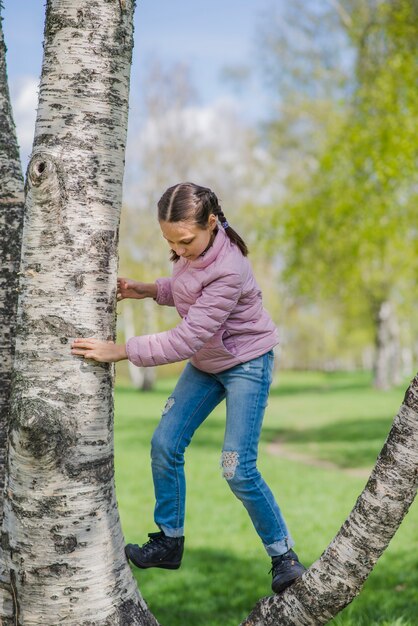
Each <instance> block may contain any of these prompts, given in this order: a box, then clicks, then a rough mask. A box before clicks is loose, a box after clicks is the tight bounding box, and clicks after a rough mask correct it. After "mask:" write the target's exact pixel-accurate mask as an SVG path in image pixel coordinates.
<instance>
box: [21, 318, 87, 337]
mask: <svg viewBox="0 0 418 626" xmlns="http://www.w3.org/2000/svg"><path fill="white" fill-rule="evenodd" d="M32 334H34V335H42V336H45V335H51V336H53V337H59V336H61V337H93V336H94V335H95V332H94V331H93V330H92V329H91V328H84V327H83V326H78V325H77V324H73V323H72V322H67V321H65V320H63V319H62V318H61V317H58V315H44V316H42V317H41V318H39V319H38V320H36V323H35V325H34V328H33V330H32Z"/></svg>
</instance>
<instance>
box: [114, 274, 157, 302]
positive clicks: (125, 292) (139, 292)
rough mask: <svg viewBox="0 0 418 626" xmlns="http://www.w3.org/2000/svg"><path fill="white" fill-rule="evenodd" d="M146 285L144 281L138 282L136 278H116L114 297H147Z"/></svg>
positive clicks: (138, 298)
mask: <svg viewBox="0 0 418 626" xmlns="http://www.w3.org/2000/svg"><path fill="white" fill-rule="evenodd" d="M146 287H147V285H146V283H140V282H138V281H137V280H131V279H130V278H118V280H117V290H116V299H117V300H118V301H120V300H124V299H125V298H134V299H136V300H141V299H142V298H147V297H148V295H149V294H148V292H147V289H146Z"/></svg>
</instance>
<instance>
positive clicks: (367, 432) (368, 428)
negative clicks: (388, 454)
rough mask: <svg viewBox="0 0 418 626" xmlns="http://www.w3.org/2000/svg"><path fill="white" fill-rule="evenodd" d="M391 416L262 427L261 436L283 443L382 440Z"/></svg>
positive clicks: (390, 421)
mask: <svg viewBox="0 0 418 626" xmlns="http://www.w3.org/2000/svg"><path fill="white" fill-rule="evenodd" d="M392 422H393V417H384V418H383V417H382V418H376V419H368V418H362V419H356V420H346V421H341V420H339V421H337V422H332V423H331V424H324V425H322V426H318V427H316V428H306V427H305V428H303V430H295V429H294V428H270V427H267V426H266V427H264V428H263V431H262V438H263V440H264V441H265V442H268V443H271V442H272V441H275V440H276V439H280V441H282V442H283V443H312V442H314V443H326V442H336V441H341V442H346V443H358V442H362V441H367V440H376V439H379V440H380V439H382V440H384V439H385V438H386V436H387V434H388V433H389V430H390V428H391V426H392Z"/></svg>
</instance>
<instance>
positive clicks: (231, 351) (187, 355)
mask: <svg viewBox="0 0 418 626" xmlns="http://www.w3.org/2000/svg"><path fill="white" fill-rule="evenodd" d="M156 284H157V289H158V292H157V297H156V301H157V302H158V304H162V305H169V306H175V307H176V309H177V312H178V313H179V315H180V317H181V318H182V320H181V321H180V323H179V324H178V325H177V326H176V327H175V328H172V329H170V330H167V331H165V332H161V333H155V334H152V335H142V336H140V337H131V338H130V339H129V340H128V341H127V343H126V350H127V354H128V359H129V360H130V361H131V362H132V363H134V364H135V365H137V366H139V367H144V366H145V367H146V366H152V365H163V364H166V363H174V362H175V361H183V360H184V359H190V360H191V363H192V364H193V365H194V366H195V367H197V368H198V369H200V370H203V371H204V372H211V373H216V372H221V371H223V370H226V369H228V368H230V367H233V366H235V365H238V364H240V363H245V362H246V361H249V360H250V359H254V358H255V357H257V356H261V355H262V354H265V353H266V352H268V351H269V350H270V349H271V348H273V346H275V345H276V344H277V343H278V334H277V329H276V326H275V325H274V323H273V321H272V320H271V318H270V316H269V314H268V313H267V312H266V311H265V310H264V308H263V303H262V297H261V291H260V289H259V287H258V285H257V283H256V280H255V278H254V275H253V272H252V270H251V265H250V263H249V261H248V259H247V258H246V257H244V256H243V255H242V254H241V251H240V249H239V248H238V247H237V246H236V245H234V244H233V243H232V242H231V240H230V239H229V237H228V236H227V235H226V234H225V232H224V230H223V229H222V228H219V229H218V232H217V234H216V236H215V239H214V242H213V244H212V246H211V247H210V248H209V250H208V251H207V252H206V254H205V255H204V256H200V257H199V258H198V259H196V260H193V261H188V260H186V259H183V258H180V259H179V260H178V261H177V263H174V267H173V273H172V276H171V278H159V279H158V280H157V281H156Z"/></svg>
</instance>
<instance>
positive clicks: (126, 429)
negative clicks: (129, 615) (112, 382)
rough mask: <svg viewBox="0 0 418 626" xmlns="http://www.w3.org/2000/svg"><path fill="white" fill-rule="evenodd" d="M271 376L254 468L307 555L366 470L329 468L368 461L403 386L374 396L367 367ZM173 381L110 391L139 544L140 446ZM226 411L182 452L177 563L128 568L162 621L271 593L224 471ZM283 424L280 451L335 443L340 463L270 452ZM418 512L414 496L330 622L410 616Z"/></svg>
mask: <svg viewBox="0 0 418 626" xmlns="http://www.w3.org/2000/svg"><path fill="white" fill-rule="evenodd" d="M279 378H280V380H279V384H278V385H277V384H276V385H275V386H274V388H273V390H272V394H271V397H270V401H269V406H268V408H267V413H266V418H265V425H264V429H263V435H262V441H261V445H260V461H259V466H260V469H261V471H262V472H263V475H264V476H265V478H266V480H267V481H268V484H269V485H270V486H271V488H272V489H273V492H274V493H275V494H277V498H278V501H279V503H280V505H281V507H282V509H283V512H284V514H285V517H286V519H287V521H288V524H289V526H290V529H291V532H292V534H293V535H294V538H295V541H296V550H297V552H298V553H299V555H300V557H301V559H302V560H303V562H305V563H306V564H307V565H310V564H311V563H312V562H313V561H314V560H316V559H317V558H318V557H319V556H320V554H321V552H322V551H323V550H324V548H325V547H326V546H327V545H328V543H329V542H330V541H331V539H332V538H333V537H334V535H335V534H336V532H337V531H338V529H339V527H340V525H341V524H342V522H343V521H344V520H345V518H346V517H347V515H348V514H349V512H350V510H351V508H352V506H353V505H354V503H355V500H356V497H357V496H358V494H359V493H360V491H361V490H362V488H363V486H364V483H365V478H362V477H356V476H352V475H350V474H348V473H347V472H346V471H344V470H343V469H339V468H338V466H340V467H341V468H344V467H347V466H350V467H353V466H360V467H363V468H366V469H370V467H371V464H372V463H373V457H375V456H376V454H377V453H378V451H379V449H380V448H381V446H382V445H383V442H384V439H385V437H386V434H387V430H388V429H389V426H390V419H391V416H392V417H393V416H394V415H395V413H396V412H397V410H398V408H399V405H400V403H401V402H402V398H403V391H404V389H403V388H398V389H396V390H393V391H391V392H388V393H386V394H384V395H382V394H379V393H377V392H376V391H375V390H373V389H372V388H371V386H370V383H371V376H370V375H369V374H364V373H363V374H359V373H356V374H342V373H337V374H324V373H321V372H307V373H298V374H294V373H286V372H283V373H282V374H280V376H279ZM174 384H175V381H174V380H170V379H166V380H160V381H159V382H158V384H157V388H156V390H155V391H154V392H151V393H141V394H140V393H138V392H136V391H134V390H132V389H130V388H127V387H125V388H122V387H120V388H117V389H116V393H115V400H116V413H115V416H116V417H115V427H116V432H115V446H116V490H117V496H118V502H119V508H120V513H121V517H122V523H123V528H124V533H125V537H126V540H127V541H134V542H143V541H145V540H146V538H147V537H146V533H147V532H150V531H152V530H154V524H153V522H152V519H153V504H154V497H153V488H152V478H151V470H150V462H149V447H150V440H151V436H152V432H153V430H154V428H155V427H156V425H157V423H158V419H159V416H160V414H161V411H162V409H163V406H164V404H165V400H166V398H167V396H168V395H169V394H170V393H171V391H172V388H173V386H174ZM224 419H225V418H224V407H223V405H221V406H220V407H219V408H217V409H216V410H215V412H214V413H213V414H212V415H211V416H210V417H209V418H208V419H207V421H206V422H205V423H204V424H203V425H202V427H201V428H200V429H199V430H198V432H197V433H196V435H195V437H194V439H193V442H192V444H191V446H190V448H189V449H188V451H187V454H186V474H187V480H188V483H187V486H188V492H187V515H186V550H185V557H184V561H183V564H182V567H181V568H180V570H178V571H176V572H170V571H164V570H147V571H140V570H135V576H136V578H137V580H138V583H139V586H140V589H141V592H142V593H143V595H144V597H145V600H146V601H147V602H148V604H149V606H150V608H151V610H152V611H153V612H154V613H155V615H156V616H157V618H158V619H159V621H160V623H162V624H167V625H170V626H185V625H186V624H187V625H189V624H190V625H193V626H237V624H239V623H240V621H241V620H242V619H243V618H244V617H245V616H246V615H248V613H249V611H250V609H251V608H252V606H253V605H254V604H255V602H256V601H257V600H258V599H259V598H261V597H263V596H265V595H268V594H269V593H270V576H269V574H268V570H269V567H270V563H269V560H268V558H267V556H266V554H265V553H264V550H263V548H262V546H261V543H260V542H259V539H258V537H257V535H256V533H255V531H254V529H253V528H252V526H251V523H250V521H249V518H248V516H247V514H246V512H245V510H244V509H243V507H242V505H241V503H240V502H238V501H237V500H236V499H235V498H234V497H233V495H232V494H231V493H230V491H229V489H228V486H227V484H226V482H225V481H224V480H223V479H222V478H221V472H220V468H219V458H220V452H221V448H222V441H223V432H224ZM363 421H364V426H365V430H364V433H362V432H361V423H362V422H363ZM283 434H284V435H285V436H286V440H287V441H288V443H287V444H285V449H286V450H287V451H289V450H291V451H294V450H298V451H299V452H304V451H305V449H304V448H305V446H306V445H308V443H309V442H308V438H309V440H310V441H312V442H313V443H314V444H315V450H314V455H315V456H317V457H318V458H319V459H321V458H329V455H328V452H329V450H330V449H331V448H333V449H334V450H335V454H334V455H333V458H332V460H333V461H335V462H336V464H337V467H336V468H335V469H333V470H326V469H323V468H321V467H316V466H315V465H305V464H304V463H301V462H294V461H288V460H286V459H285V458H281V457H279V456H276V455H272V454H270V453H268V452H267V445H268V444H269V443H270V442H272V441H274V440H276V439H277V437H278V436H281V435H283ZM337 448H338V451H339V453H340V454H341V459H340V460H339V459H338V453H337ZM310 454H311V455H313V452H312V451H310ZM417 514H418V509H417V507H416V506H415V507H413V508H412V509H411V511H410V512H409V514H408V515H407V517H406V518H405V520H404V522H403V524H402V526H401V528H400V529H399V531H398V533H397V534H396V536H395V537H394V539H393V540H392V542H391V544H390V546H389V548H388V549H387V550H386V552H385V553H384V555H383V556H382V558H381V559H380V560H379V562H378V563H377V565H376V567H375V569H374V571H373V572H372V574H371V575H370V577H369V579H368V580H367V582H366V585H365V587H364V589H363V591H362V592H361V594H360V596H359V597H358V598H356V599H355V600H354V602H353V603H352V604H351V605H350V606H348V607H347V608H346V609H345V610H344V611H343V612H342V613H341V614H340V615H339V616H338V617H337V618H336V619H335V620H334V621H333V622H331V623H334V624H336V625H338V626H354V625H355V626H359V625H364V626H366V625H367V626H369V625H371V624H374V625H376V626H384V625H385V626H412V625H413V624H414V623H415V617H416V615H417V613H418V598H417V594H416V589H417V586H418V562H417V554H418V550H417V547H418V546H417V536H416V526H417V522H418V519H417ZM162 590H163V592H162Z"/></svg>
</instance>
